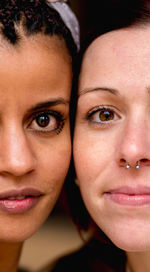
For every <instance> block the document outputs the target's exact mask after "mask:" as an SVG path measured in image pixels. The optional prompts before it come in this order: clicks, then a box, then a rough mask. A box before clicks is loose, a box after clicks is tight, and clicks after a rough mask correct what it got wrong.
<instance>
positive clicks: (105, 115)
mask: <svg viewBox="0 0 150 272" xmlns="http://www.w3.org/2000/svg"><path fill="white" fill-rule="evenodd" d="M99 118H100V120H101V121H110V120H113V118H114V114H113V112H112V111H107V110H104V111H101V112H100V114H99Z"/></svg>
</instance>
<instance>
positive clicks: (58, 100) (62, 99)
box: [28, 98, 69, 113]
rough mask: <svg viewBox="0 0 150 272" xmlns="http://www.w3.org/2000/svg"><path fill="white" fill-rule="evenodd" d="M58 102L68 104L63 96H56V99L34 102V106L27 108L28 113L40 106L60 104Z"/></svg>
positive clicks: (46, 106)
mask: <svg viewBox="0 0 150 272" xmlns="http://www.w3.org/2000/svg"><path fill="white" fill-rule="evenodd" d="M60 104H63V105H68V104H69V101H68V100H65V99H64V98H58V99H52V100H48V101H44V102H40V103H38V104H36V105H35V106H34V107H32V108H30V109H29V110H28V113H30V112H32V111H36V110H40V109H42V108H48V107H52V106H56V105H60Z"/></svg>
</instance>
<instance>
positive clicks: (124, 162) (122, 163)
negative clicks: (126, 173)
mask: <svg viewBox="0 0 150 272" xmlns="http://www.w3.org/2000/svg"><path fill="white" fill-rule="evenodd" d="M126 163H127V162H126V160H125V159H121V160H120V165H121V166H123V167H124V166H125V165H126Z"/></svg>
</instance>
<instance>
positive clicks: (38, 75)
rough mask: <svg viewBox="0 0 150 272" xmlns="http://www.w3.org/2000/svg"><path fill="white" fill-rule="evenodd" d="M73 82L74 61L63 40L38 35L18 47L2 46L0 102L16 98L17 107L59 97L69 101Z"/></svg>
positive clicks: (0, 55)
mask: <svg viewBox="0 0 150 272" xmlns="http://www.w3.org/2000/svg"><path fill="white" fill-rule="evenodd" d="M71 83H72V64H71V59H70V56H69V55H68V52H67V49H66V47H65V45H64V44H63V42H62V41H61V40H60V39H59V38H56V37H52V38H51V39H50V38H46V37H45V40H44V38H41V37H40V36H39V37H38V36H36V37H35V38H31V39H25V40H22V41H21V42H20V44H19V45H18V46H8V47H5V46H0V98H1V99H0V103H2V102H7V104H8V100H9V102H12V97H13V103H14V100H15V101H16V102H15V103H16V104H17V103H24V104H25V103H26V104H29V103H32V104H33V103H37V100H38V101H39V100H40V101H42V100H43V99H48V98H51V99H52V98H55V97H57V96H58V97H62V98H63V99H67V100H69V97H70V90H71ZM26 97H28V99H27V98H26ZM20 105H21V104H20Z"/></svg>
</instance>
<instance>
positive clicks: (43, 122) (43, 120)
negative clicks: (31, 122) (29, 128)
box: [36, 115, 50, 127]
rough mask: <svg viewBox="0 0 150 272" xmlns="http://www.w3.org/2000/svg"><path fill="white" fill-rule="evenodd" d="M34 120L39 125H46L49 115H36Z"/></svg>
mask: <svg viewBox="0 0 150 272" xmlns="http://www.w3.org/2000/svg"><path fill="white" fill-rule="evenodd" d="M36 122H37V124H38V125H39V126H40V127H46V126H48V124H49V122H50V120H49V116H47V115H45V116H39V117H37V119H36Z"/></svg>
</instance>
